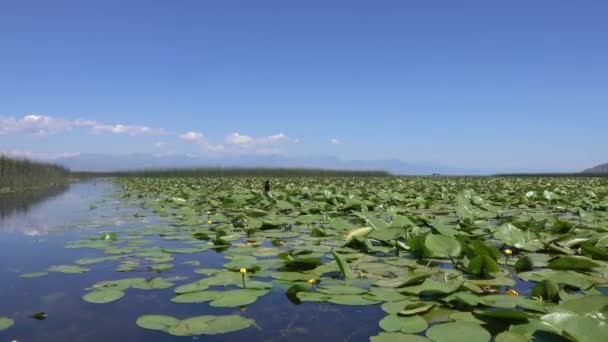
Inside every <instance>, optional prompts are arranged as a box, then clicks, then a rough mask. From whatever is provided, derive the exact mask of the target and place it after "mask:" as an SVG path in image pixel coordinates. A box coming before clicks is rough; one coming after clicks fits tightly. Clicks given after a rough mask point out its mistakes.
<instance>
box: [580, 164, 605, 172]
mask: <svg viewBox="0 0 608 342" xmlns="http://www.w3.org/2000/svg"><path fill="white" fill-rule="evenodd" d="M583 173H589V174H608V163H605V164H601V165H598V166H596V167H592V168H590V169H587V170H585V171H583Z"/></svg>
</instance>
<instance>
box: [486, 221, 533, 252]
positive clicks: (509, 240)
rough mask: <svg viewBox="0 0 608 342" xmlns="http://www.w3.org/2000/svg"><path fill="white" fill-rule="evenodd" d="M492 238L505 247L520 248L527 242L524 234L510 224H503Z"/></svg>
mask: <svg viewBox="0 0 608 342" xmlns="http://www.w3.org/2000/svg"><path fill="white" fill-rule="evenodd" d="M494 238H495V239H497V240H500V241H502V242H503V243H504V244H505V245H507V246H513V247H516V248H521V247H522V246H523V245H524V244H525V243H526V241H527V239H526V235H525V234H524V232H523V231H522V230H521V229H519V228H517V227H515V226H514V225H513V224H512V223H505V224H503V225H501V226H499V227H498V228H496V232H494Z"/></svg>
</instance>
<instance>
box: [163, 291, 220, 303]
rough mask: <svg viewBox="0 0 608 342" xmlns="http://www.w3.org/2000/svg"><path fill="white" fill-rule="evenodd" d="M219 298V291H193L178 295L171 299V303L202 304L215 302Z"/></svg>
mask: <svg viewBox="0 0 608 342" xmlns="http://www.w3.org/2000/svg"><path fill="white" fill-rule="evenodd" d="M221 296H222V292H221V291H195V292H187V293H184V294H180V295H179V296H176V297H173V298H171V301H172V302H173V303H203V302H209V301H212V300H215V299H217V298H220V297H221Z"/></svg>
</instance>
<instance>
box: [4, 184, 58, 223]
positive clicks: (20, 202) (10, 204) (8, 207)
mask: <svg viewBox="0 0 608 342" xmlns="http://www.w3.org/2000/svg"><path fill="white" fill-rule="evenodd" d="M69 187H70V186H69V184H67V183H62V184H58V185H56V186H52V187H49V186H47V187H41V188H39V189H31V190H26V191H12V192H7V193H0V220H2V219H4V218H6V217H7V216H10V215H12V214H17V213H25V212H27V211H28V210H29V209H30V208H31V207H32V206H35V205H36V204H38V203H41V202H43V201H44V200H46V199H48V198H51V197H54V196H57V195H59V194H61V193H63V192H64V191H66V190H67V189H68V188H69Z"/></svg>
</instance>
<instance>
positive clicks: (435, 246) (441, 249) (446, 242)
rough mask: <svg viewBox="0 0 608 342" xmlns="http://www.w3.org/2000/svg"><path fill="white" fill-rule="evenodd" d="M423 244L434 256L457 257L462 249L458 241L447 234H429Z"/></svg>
mask: <svg viewBox="0 0 608 342" xmlns="http://www.w3.org/2000/svg"><path fill="white" fill-rule="evenodd" d="M424 244H425V246H426V248H428V249H429V250H430V251H431V252H432V253H433V255H434V256H436V257H457V256H458V255H460V252H461V251H462V249H461V246H460V242H458V240H456V239H455V238H452V237H449V236H443V235H433V234H429V235H427V237H426V238H425V240H424Z"/></svg>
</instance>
